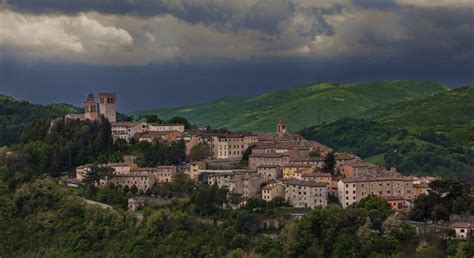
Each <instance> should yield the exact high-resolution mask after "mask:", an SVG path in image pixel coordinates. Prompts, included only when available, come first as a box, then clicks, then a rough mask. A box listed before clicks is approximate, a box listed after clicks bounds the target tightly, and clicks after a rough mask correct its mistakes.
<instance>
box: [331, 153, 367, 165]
mask: <svg viewBox="0 0 474 258" xmlns="http://www.w3.org/2000/svg"><path fill="white" fill-rule="evenodd" d="M334 159H335V160H336V167H340V166H342V165H345V164H354V163H360V162H361V161H362V159H361V158H360V157H357V156H355V155H353V154H351V153H346V152H338V153H336V155H335V157H334Z"/></svg>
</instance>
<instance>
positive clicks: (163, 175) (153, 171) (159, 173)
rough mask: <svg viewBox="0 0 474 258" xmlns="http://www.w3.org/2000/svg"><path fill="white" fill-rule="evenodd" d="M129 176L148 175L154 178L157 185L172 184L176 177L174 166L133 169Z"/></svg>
mask: <svg viewBox="0 0 474 258" xmlns="http://www.w3.org/2000/svg"><path fill="white" fill-rule="evenodd" d="M130 174H131V175H149V176H153V177H154V181H155V182H157V183H169V182H173V181H174V178H175V176H176V166H158V167H153V168H134V169H132V170H131V171H130Z"/></svg>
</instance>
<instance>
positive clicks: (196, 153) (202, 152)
mask: <svg viewBox="0 0 474 258" xmlns="http://www.w3.org/2000/svg"><path fill="white" fill-rule="evenodd" d="M209 154H210V148H209V144H207V143H205V142H200V143H198V144H197V145H194V146H193V147H192V148H191V152H190V153H189V159H190V160H204V159H206V158H208V157H209Z"/></svg>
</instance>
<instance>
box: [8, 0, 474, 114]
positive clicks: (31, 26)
mask: <svg viewBox="0 0 474 258" xmlns="http://www.w3.org/2000/svg"><path fill="white" fill-rule="evenodd" d="M472 13H473V6H472V3H470V2H469V1H468V0H452V1H442V0H419V1H409V0H390V1H388V0H331V1H326V0H253V1H252V0H232V1H218V0H162V1H152V0H142V1H132V0H102V1H95V0H75V1H65V0H41V1H40V0H17V1H13V0H7V5H2V4H0V21H1V22H0V38H1V39H2V41H0V55H1V56H2V59H1V60H0V92H3V93H7V94H12V95H14V96H15V97H19V98H25V99H29V100H32V101H35V102H41V103H49V102H59V101H64V102H73V103H75V104H77V105H80V104H81V103H82V101H83V97H84V96H83V95H84V94H85V93H86V92H87V91H88V90H94V91H96V92H97V91H109V90H110V91H111V90H113V91H117V92H118V94H119V96H122V97H121V98H122V99H124V101H123V102H121V105H122V106H121V107H120V108H121V110H122V111H132V110H136V109H142V108H151V107H158V106H175V105H183V104H189V103H198V102H204V101H207V100H211V99H215V98H217V97H219V96H224V95H255V94H259V93H263V92H266V91H270V90H275V89H280V88H283V87H289V86H297V85H302V84H306V83H310V82H316V81H332V82H358V81H373V80H380V79H404V78H418V79H431V80H438V81H442V82H445V83H449V84H450V85H452V86H458V85H462V84H467V83H473V82H474V79H473V74H474V49H473V46H474V15H472Z"/></svg>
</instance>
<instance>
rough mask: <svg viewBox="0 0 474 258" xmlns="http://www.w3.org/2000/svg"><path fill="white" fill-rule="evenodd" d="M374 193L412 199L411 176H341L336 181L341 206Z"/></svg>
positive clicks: (344, 206) (380, 195) (348, 204)
mask: <svg viewBox="0 0 474 258" xmlns="http://www.w3.org/2000/svg"><path fill="white" fill-rule="evenodd" d="M369 195H376V196H379V197H386V196H397V197H403V198H405V199H407V200H413V198H414V188H413V178H412V177H407V176H392V177H363V178H356V177H354V178H342V179H341V180H340V181H339V182H338V197H339V201H340V202H341V205H342V207H343V208H347V207H348V206H350V205H352V204H354V203H357V202H359V201H360V200H361V199H363V198H365V197H367V196H369Z"/></svg>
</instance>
